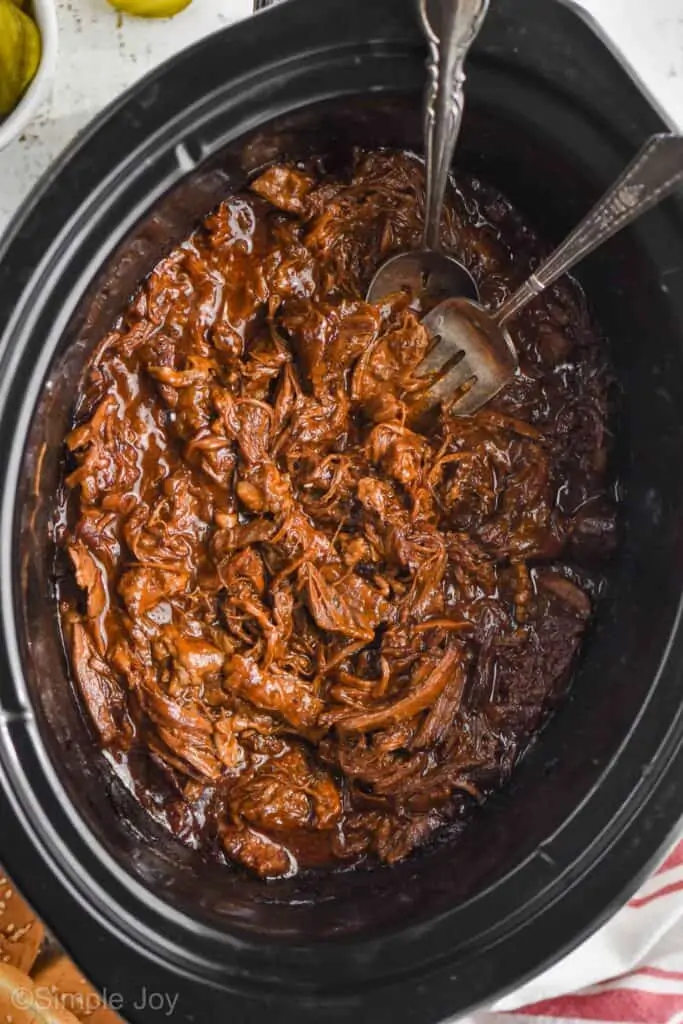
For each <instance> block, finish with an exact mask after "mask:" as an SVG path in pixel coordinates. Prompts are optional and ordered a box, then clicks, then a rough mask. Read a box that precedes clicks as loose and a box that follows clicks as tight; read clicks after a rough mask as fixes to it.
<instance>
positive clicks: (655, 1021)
mask: <svg viewBox="0 0 683 1024" xmlns="http://www.w3.org/2000/svg"><path fill="white" fill-rule="evenodd" d="M589 1021H599V1022H615V1024H683V839H679V841H678V843H677V845H676V846H675V847H674V848H673V850H672V851H671V853H670V854H669V856H668V857H667V858H666V860H665V861H664V862H663V864H662V865H661V866H660V867H659V869H658V870H657V871H656V872H655V873H654V874H653V875H651V876H650V878H649V879H648V880H647V882H645V884H644V885H643V886H642V887H641V889H640V890H639V891H638V892H637V893H636V895H635V896H634V897H633V899H632V900H631V901H630V902H629V903H627V905H626V906H625V907H623V908H622V909H621V910H619V911H618V912H617V913H616V914H615V915H614V917H613V918H611V920H610V921H608V922H607V924H605V925H603V927H602V928H601V929H600V930H599V931H597V932H596V933H595V935H592V936H591V938H589V939H587V940H586V942H584V943H583V944H582V945H581V946H579V947H578V949H575V950H574V952H573V953H570V954H569V956H567V957H565V959H564V960H562V961H560V963H558V964H556V965H555V966H554V967H551V968H550V969H549V970H547V971H545V973H543V974H540V975H539V976H538V977H537V978H534V979H533V980H532V981H530V982H528V983H527V984H526V985H524V986H523V987H522V988H520V989H518V990H517V991H516V992H514V993H513V994H512V995H509V996H506V997H505V998H504V999H501V1000H500V1001H499V1002H498V1003H496V1004H495V1006H493V1007H492V1008H491V1010H489V1011H485V1012H479V1013H475V1014H473V1015H471V1016H469V1017H467V1018H464V1019H463V1020H462V1021H461V1022H460V1024H585V1022H589Z"/></svg>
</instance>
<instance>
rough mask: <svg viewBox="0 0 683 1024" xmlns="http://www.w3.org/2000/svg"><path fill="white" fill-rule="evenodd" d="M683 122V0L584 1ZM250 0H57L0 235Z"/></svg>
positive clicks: (8, 176)
mask: <svg viewBox="0 0 683 1024" xmlns="http://www.w3.org/2000/svg"><path fill="white" fill-rule="evenodd" d="M579 2H580V3H581V4H582V6H584V7H585V8H586V9H587V10H588V11H590V13H591V14H592V16H593V17H594V18H595V20H596V21H597V22H598V23H599V24H600V25H601V27H602V29H603V30H604V31H605V32H606V34H607V35H608V36H609V37H610V38H611V40H612V41H613V44H614V46H615V47H616V48H617V49H618V50H619V51H621V52H622V53H623V55H624V57H625V58H626V60H627V61H628V62H629V63H630V64H631V65H632V67H633V68H634V69H635V71H636V73H637V74H638V76H639V77H640V78H641V80H642V81H643V83H644V84H645V86H646V88H647V89H648V90H649V91H650V93H651V94H652V95H653V97H654V98H655V100H656V101H657V102H658V104H659V105H660V107H661V108H662V109H663V110H664V111H665V112H666V114H667V115H668V117H669V119H670V120H671V121H672V122H673V123H676V124H678V125H679V126H680V127H681V128H682V129H683V0H647V3H643V0H579ZM251 8H252V0H194V3H192V4H191V5H190V7H188V8H187V9H186V10H185V11H184V12H183V13H182V14H180V15H178V16H177V17H176V18H173V19H171V20H169V21H147V20H145V19H137V18H123V19H121V18H119V17H118V16H117V14H116V12H115V11H113V9H112V8H111V7H110V6H109V5H108V4H107V3H106V0H57V10H58V16H59V33H60V35H59V60H58V68H57V75H56V78H55V81H54V85H53V89H52V95H51V97H50V99H49V100H48V101H47V102H46V103H45V104H44V106H43V108H42V110H41V111H40V113H39V114H38V116H37V117H36V119H35V120H34V121H33V122H32V123H31V124H30V125H29V127H28V129H27V130H26V132H25V133H24V134H23V135H22V136H21V138H19V139H17V140H15V141H14V142H13V143H11V144H10V145H9V147H8V148H6V149H4V150H2V151H1V152H0V232H1V231H2V230H3V228H4V227H5V225H6V224H7V222H8V220H9V218H10V216H11V215H12V213H13V212H14V211H15V210H16V209H17V207H18V206H19V204H20V203H21V201H22V200H23V199H24V197H25V196H26V194H27V193H28V191H29V190H30V188H31V186H32V185H33V184H34V183H35V182H36V181H37V179H38V178H39V176H40V175H41V174H42V172H43V171H44V170H45V168H46V167H47V166H48V165H49V163H50V162H51V160H52V159H53V158H54V157H55V156H56V155H57V154H58V153H59V152H60V151H61V150H62V149H63V147H64V146H65V145H66V144H67V143H68V142H69V140H70V139H71V138H73V136H74V135H75V133H76V132H77V131H78V130H79V129H80V128H82V127H83V125H85V124H86V123H87V121H88V120H89V119H90V118H91V117H92V116H93V115H94V114H96V113H97V112H98V111H99V110H101V108H102V107H103V106H105V104H107V103H108V102H109V101H110V100H112V99H113V98H114V97H115V96H117V95H118V94H119V93H120V92H121V91H122V90H124V89H125V88H126V87H127V86H129V85H131V84H132V83H133V82H135V81H136V79H138V78H139V77H140V76H141V75H143V74H145V72H147V71H149V70H151V69H152V68H153V67H155V66H156V65H157V64H159V63H161V62H162V61H163V60H165V59H166V58H167V57H169V56H171V55H172V54H173V53H175V52H176V51H178V50H180V49H182V48H183V47H185V46H188V45H189V44H190V43H193V42H195V41H196V40H197V39H199V38H201V37H202V36H204V35H207V34H208V33H210V32H213V31H214V30H216V29H218V28H221V27H222V26H224V25H227V24H230V23H231V22H233V21H237V20H239V19H240V18H243V17H246V16H248V15H249V14H250V12H251Z"/></svg>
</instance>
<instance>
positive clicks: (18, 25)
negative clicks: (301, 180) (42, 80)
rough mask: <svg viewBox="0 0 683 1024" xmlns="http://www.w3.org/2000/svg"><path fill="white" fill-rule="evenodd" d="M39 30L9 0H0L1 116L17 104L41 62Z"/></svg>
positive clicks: (31, 20)
mask: <svg viewBox="0 0 683 1024" xmlns="http://www.w3.org/2000/svg"><path fill="white" fill-rule="evenodd" d="M40 52H41V44H40V32H39V31H38V26H37V25H36V23H35V21H33V19H32V18H29V16H28V15H27V14H25V13H24V12H23V11H21V10H19V8H18V7H17V6H16V4H14V3H12V2H10V0H0V116H1V115H5V114H9V113H10V112H11V111H12V110H14V108H15V107H16V105H17V103H18V102H19V100H20V99H21V96H22V94H23V92H24V90H25V89H27V88H28V86H29V85H30V83H31V81H32V80H33V77H34V75H35V73H36V71H37V70H38V65H39V64H40Z"/></svg>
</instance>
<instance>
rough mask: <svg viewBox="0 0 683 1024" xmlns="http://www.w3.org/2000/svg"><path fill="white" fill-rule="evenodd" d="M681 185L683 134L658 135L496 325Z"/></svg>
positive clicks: (498, 316) (513, 297)
mask: <svg viewBox="0 0 683 1024" xmlns="http://www.w3.org/2000/svg"><path fill="white" fill-rule="evenodd" d="M682 183H683V136H681V135H653V136H652V138H651V139H650V140H649V141H648V142H646V143H645V145H644V146H643V148H642V149H641V150H640V152H639V153H638V155H637V156H636V158H635V159H634V160H633V162H632V163H631V164H629V166H628V167H627V168H626V170H625V171H624V173H623V174H622V176H621V177H620V178H619V179H618V180H617V181H616V182H615V184H614V185H613V186H612V188H611V189H610V190H609V192H607V194H606V195H604V196H603V198H602V199H601V200H600V201H599V202H598V203H597V205H596V206H594V207H593V209H592V210H591V211H590V213H589V214H588V215H587V217H585V218H584V220H582V221H581V223H580V224H579V226H578V227H577V228H575V229H574V231H572V233H571V234H570V235H569V237H568V238H567V239H566V240H565V241H564V242H563V243H562V245H560V246H559V248H558V249H556V250H555V252H554V253H553V254H552V255H551V256H549V257H548V259H547V260H545V261H544V263H542V264H541V266H540V267H539V268H538V270H536V271H535V273H533V274H532V275H531V277H530V278H529V280H528V281H526V282H525V283H524V284H523V285H522V287H521V288H520V289H519V290H518V291H516V292H515V294H514V295H511V296H510V298H509V299H508V300H507V302H505V303H503V305H502V306H501V307H500V309H499V310H498V312H497V313H496V314H495V319H496V321H497V323H498V324H500V325H501V326H502V325H503V324H504V323H505V322H506V321H507V320H509V319H510V317H512V316H514V315H515V313H519V311H520V310H521V309H522V308H523V307H524V306H526V305H527V303H529V302H530V301H531V300H532V299H533V298H535V296H536V295H540V293H541V292H542V291H544V290H545V289H546V288H547V287H548V285H550V284H552V283H553V281H556V280H557V278H558V277H561V276H562V275H563V274H566V273H567V272H568V271H569V270H571V269H572V267H574V266H575V265H576V264H577V263H578V262H579V261H580V260H582V259H583V258H584V256H587V255H588V254H589V253H591V252H593V250H594V249H597V248H598V246H599V245H602V243H603V242H606V241H607V239H608V238H611V237H612V235H616V233H617V232H618V231H621V229H622V228H625V227H626V226H627V224H630V223H631V222H632V221H634V220H636V219H637V218H638V217H640V216H641V214H643V213H645V212H646V211H647V210H649V209H651V207H653V206H656V205H657V203H659V202H661V200H662V199H665V198H666V197H667V196H668V195H670V194H671V193H672V192H673V191H674V190H675V189H676V188H677V187H678V186H679V185H680V184H682Z"/></svg>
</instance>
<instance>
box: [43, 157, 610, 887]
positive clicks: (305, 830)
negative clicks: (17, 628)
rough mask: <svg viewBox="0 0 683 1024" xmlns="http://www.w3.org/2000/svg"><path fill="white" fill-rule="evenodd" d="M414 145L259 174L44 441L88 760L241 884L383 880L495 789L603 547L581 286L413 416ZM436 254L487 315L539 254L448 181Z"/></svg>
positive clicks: (127, 323)
mask: <svg viewBox="0 0 683 1024" xmlns="http://www.w3.org/2000/svg"><path fill="white" fill-rule="evenodd" d="M422 209H423V174H422V167H421V165H420V163H419V162H418V161H417V160H415V159H414V158H412V157H411V156H410V155H408V154H403V153H391V152H374V153H363V152H359V153H357V154H356V156H355V160H354V164H353V166H352V168H350V169H349V170H348V171H347V172H345V173H344V174H339V173H336V174H335V173H330V172H328V171H327V170H326V169H325V166H324V164H323V162H322V161H313V162H312V163H311V164H310V165H306V166H303V165H297V166H293V165H291V166H290V165H280V166H274V167H271V168H270V169H269V170H267V171H266V172H265V173H264V174H262V175H261V176H260V177H259V178H257V179H256V180H255V181H254V182H253V183H252V185H251V188H250V190H249V191H248V192H246V193H244V194H241V195H235V196H231V197H229V198H227V199H226V200H225V201H224V202H223V203H222V204H221V205H220V206H219V207H218V209H216V210H215V211H214V212H213V213H211V214H210V215H209V216H208V217H207V218H206V220H205V221H204V223H203V224H202V225H201V227H199V228H198V230H197V231H196V232H195V233H194V234H193V235H192V236H191V237H190V238H188V239H187V241H185V242H183V243H182V244H181V245H180V246H179V247H178V248H177V249H175V250H174V251H173V252H171V253H170V255H169V256H168V257H167V258H165V259H164V260H162V261H161V262H160V263H159V264H158V265H157V266H156V267H155V269H154V270H153V271H152V273H151V274H150V276H149V277H148V279H147V280H146V281H145V282H144V283H143V284H142V285H141V287H140V289H139V290H138V292H137V293H136V294H135V295H134V297H133V298H132V300H131V302H130V305H129V306H128V308H127V309H126V311H125V313H124V314H123V316H122V317H121V319H120V321H119V322H118V323H117V324H116V326H115V327H114V329H113V330H112V331H111V333H110V334H108V335H107V336H106V337H105V338H104V339H102V342H101V344H100V345H99V347H98V349H97V351H96V353H95V354H94V356H93V357H92V359H91V361H90V364H89V366H88V368H87V372H86V375H85V378H84V385H83V388H82V391H81V393H80V394H79V396H78V402H77V406H76V410H75V426H74V429H73V430H72V432H71V433H70V434H69V436H68V438H67V442H66V443H67V448H68V453H69V454H68V462H69V465H68V468H67V475H66V479H65V485H66V486H65V495H66V497H65V502H66V503H67V505H68V508H67V510H66V512H65V515H64V521H65V522H68V524H69V525H68V526H65V527H64V528H63V529H62V532H61V542H62V546H63V548H64V550H65V551H66V552H67V553H68V558H69V559H70V564H71V567H72V571H73V574H74V576H75V580H76V584H77V588H74V595H77V596H72V597H69V594H68V592H67V590H66V589H64V591H63V594H62V600H61V614H62V622H63V626H64V633H65V636H66V639H67V644H68V648H69V653H70V657H71V664H72V667H73V674H74V678H75V680H76V683H77V686H78V689H79V691H80V694H81V697H82V699H83V702H84V705H85V707H86V708H87V710H88V712H89V715H90V717H91V719H92V722H93V724H94V727H95V729H96V731H97V734H98V736H99V740H100V743H101V745H102V747H103V748H105V749H106V750H107V752H108V755H109V758H110V760H111V762H112V763H113V764H114V766H115V768H116V770H118V771H119V772H120V773H121V775H122V777H123V778H125V779H126V780H127V781H128V783H129V785H131V786H132V788H133V790H134V792H135V793H136V796H137V798H138V799H139V801H140V802H141V803H142V804H143V805H144V806H145V807H146V808H147V809H148V810H149V812H150V813H151V814H152V815H154V816H155V817H156V818H157V819H158V820H160V821H162V822H163V823H164V824H165V825H166V827H168V828H169V829H170V830H171V831H173V832H174V833H175V834H176V835H177V836H178V838H179V839H181V840H182V841H183V842H185V843H187V844H189V845H192V846H194V847H197V848H200V849H201V850H202V851H204V852H206V853H207V854H209V855H211V856H215V857H218V858H224V859H226V860H229V861H236V862H239V863H240V864H242V865H244V866H246V867H247V868H248V869H250V870H252V871H254V872H256V873H258V874H259V875H261V876H263V877H277V876H283V875H290V874H292V873H294V872H296V871H297V870H299V869H302V868H306V867H311V866H320V865H334V864H335V863H336V864H343V863H346V864H350V863H357V862H359V861H362V860H364V859H373V858H374V859H377V858H379V859H380V860H382V861H385V862H389V863H392V862H395V861H397V860H400V859H401V858H403V857H405V856H407V855H408V854H409V853H410V852H411V850H413V849H414V848H415V847H417V846H420V845H422V844H424V843H425V842H426V841H427V840H428V839H429V838H430V836H431V835H432V834H433V833H434V831H435V830H436V829H438V828H439V827H441V826H443V825H445V824H447V823H452V822H453V821H455V820H457V819H460V818H462V817H463V815H465V814H466V812H467V810H468V809H469V808H471V807H473V806H474V805H476V803H477V802H480V801H482V800H483V799H484V798H485V796H486V794H487V793H489V792H490V791H491V790H492V789H494V788H495V787H497V786H500V785H501V783H502V782H503V781H504V780H505V779H506V778H507V777H508V776H509V774H510V772H511V770H512V768H513V766H514V764H515V763H516V761H517V760H518V759H519V757H520V756H521V755H522V753H523V752H524V750H525V748H526V747H527V746H528V743H529V741H530V739H531V737H532V736H533V734H534V733H535V731H537V730H538V728H539V727H540V725H541V724H542V722H543V721H544V719H545V717H546V716H547V713H548V711H549V709H550V708H551V707H552V706H553V704H554V703H556V702H557V700H558V698H559V697H561V696H562V694H563V692H564V691H565V689H566V685H567V681H568V676H569V673H570V670H571V667H572V664H573V662H574V659H575V656H576V654H577V651H578V648H579V646H580V644H581V639H582V636H583V634H584V632H585V629H586V625H587V623H588V621H589V619H590V617H591V615H592V610H593V609H592V606H593V601H594V597H595V595H596V593H597V589H598V588H599V575H598V571H597V570H596V568H595V566H596V564H598V562H596V560H598V561H599V559H600V558H601V557H603V556H604V555H605V554H607V553H609V551H610V550H611V548H612V546H613V541H614V517H613V510H612V508H611V505H610V502H609V500H608V498H607V496H606V483H605V464H606V436H607V435H606V410H607V391H608V382H609V377H608V374H607V372H606V369H605V355H604V351H603V347H602V345H601V343H600V341H599V340H598V338H596V335H595V333H594V330H593V329H592V327H591V323H590V321H589V318H588V315H587V313H586V310H585V307H584V301H583V297H582V295H581V293H580V291H579V290H578V288H577V287H575V286H574V285H572V284H571V283H568V282H565V283H563V284H561V285H559V286H557V287H556V288H555V289H553V290H552V292H551V293H550V294H549V295H548V296H547V297H544V298H541V299H539V300H538V301H537V302H536V303H535V305H534V306H533V308H532V309H531V310H529V311H527V312H526V313H525V314H524V315H522V316H521V317H519V318H518V319H517V320H516V322H515V323H514V324H513V325H512V333H513V335H514V340H515V343H516V344H517V346H518V348H519V352H520V357H521V370H520V372H519V373H518V375H517V377H516V379H515V380H514V381H513V382H512V383H511V384H510V386H509V387H508V388H507V389H506V391H505V392H504V393H503V394H501V395H500V396H499V397H498V398H497V399H496V400H495V401H494V402H492V403H491V404H490V405H489V406H488V407H487V408H486V409H484V410H482V411H481V412H479V413H478V414H477V415H476V416H474V417H472V418H471V419H457V418H455V417H453V416H451V415H449V413H448V412H447V411H444V410H441V411H439V412H438V414H436V415H434V416H433V417H432V418H431V420H430V421H429V422H421V421H415V420H414V418H413V417H411V404H410V396H411V393H412V389H413V388H414V384H415V380H414V371H415V368H416V366H417V365H418V363H419V361H420V359H421V357H422V355H423V353H424V352H425V349H426V347H427V345H428V338H427V335H426V332H425V330H424V328H423V327H422V325H421V323H420V320H419V317H418V315H417V314H416V313H415V312H414V311H413V310H411V308H410V306H409V301H408V298H407V297H406V296H402V295H397V296H395V297H393V298H392V299H391V300H388V301H386V302H384V303H382V304H381V305H378V306H371V305H368V304H367V303H366V302H365V301H364V295H365V290H366V287H367V284H368V281H369V280H370V278H371V277H372V275H373V273H374V271H375V270H376V269H377V267H378V265H379V264H380V262H381V261H382V260H384V259H385V258H386V257H387V256H389V255H391V254H392V253H394V252H397V251H401V250H405V249H409V248H411V247H416V246H418V245H419V242H420V236H421V230H422V223H421V218H422ZM443 242H444V246H445V248H446V249H447V250H450V251H453V252H455V253H457V255H458V256H459V257H460V258H462V259H463V260H464V261H465V262H466V264H467V265H468V267H469V268H470V269H471V271H472V273H473V274H474V276H475V278H476V279H477V280H478V282H479V283H480V286H481V293H482V298H483V300H484V302H485V303H490V304H496V303H498V302H500V301H501V300H502V298H503V297H504V296H505V295H507V294H508V293H509V291H510V289H511V288H512V287H513V286H514V285H516V284H518V283H520V282H521V280H522V279H523V278H524V277H525V275H526V274H527V273H528V271H529V269H530V268H531V267H532V266H533V265H534V261H536V260H537V259H538V256H539V254H540V252H541V247H540V245H539V243H538V240H537V239H536V238H535V236H534V235H533V234H532V233H531V232H530V231H529V229H528V228H527V227H526V226H525V225H524V224H523V223H522V221H521V220H520V218H519V217H518V215H517V214H516V213H515V212H514V211H513V210H512V209H511V207H510V206H509V204H508V203H507V201H506V200H505V199H504V198H503V197H502V196H501V195H500V194H498V193H497V192H495V191H494V190H492V189H490V188H488V187H485V186H483V185H481V184H480V183H478V182H475V181H470V180H468V181H462V182H460V183H459V184H458V186H457V188H454V189H453V191H452V195H451V198H450V201H449V207H448V212H447V216H446V222H445V227H444V238H443Z"/></svg>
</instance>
